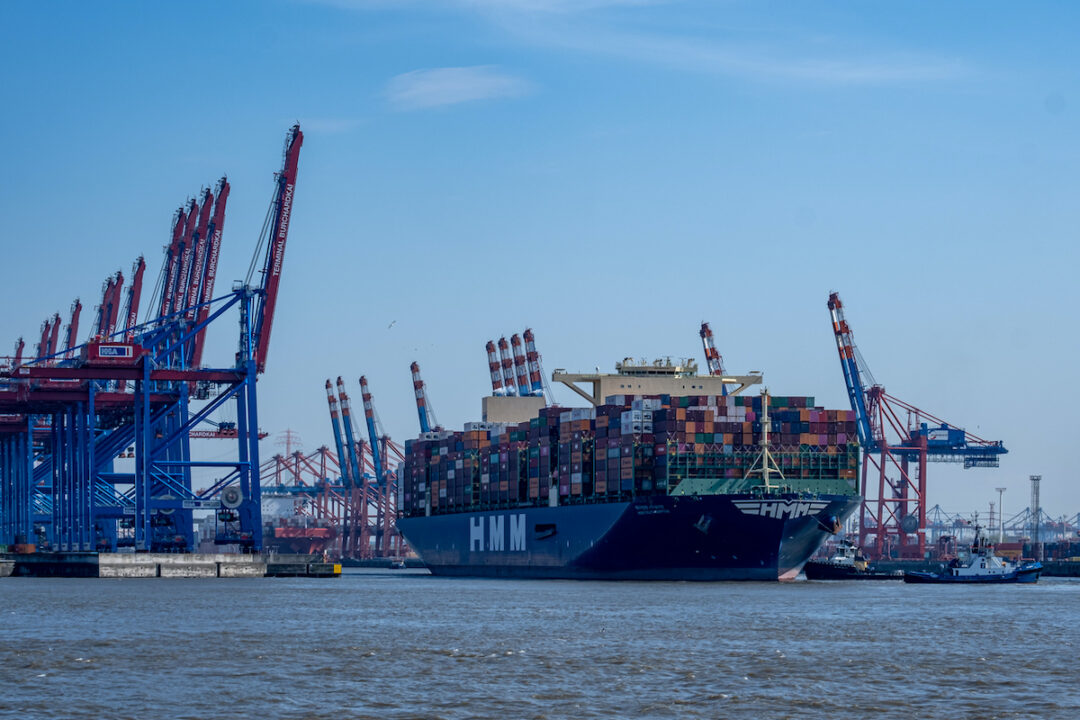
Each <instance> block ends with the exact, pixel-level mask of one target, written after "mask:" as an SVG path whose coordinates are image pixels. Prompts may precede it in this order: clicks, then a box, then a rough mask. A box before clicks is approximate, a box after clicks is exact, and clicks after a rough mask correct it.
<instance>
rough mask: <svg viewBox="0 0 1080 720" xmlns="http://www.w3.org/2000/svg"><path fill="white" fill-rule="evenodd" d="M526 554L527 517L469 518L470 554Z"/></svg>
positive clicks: (521, 515)
mask: <svg viewBox="0 0 1080 720" xmlns="http://www.w3.org/2000/svg"><path fill="white" fill-rule="evenodd" d="M506 550H508V551H510V552H525V515H524V513H521V514H518V515H486V516H481V517H471V518H469V552H488V551H495V552H503V551H506Z"/></svg>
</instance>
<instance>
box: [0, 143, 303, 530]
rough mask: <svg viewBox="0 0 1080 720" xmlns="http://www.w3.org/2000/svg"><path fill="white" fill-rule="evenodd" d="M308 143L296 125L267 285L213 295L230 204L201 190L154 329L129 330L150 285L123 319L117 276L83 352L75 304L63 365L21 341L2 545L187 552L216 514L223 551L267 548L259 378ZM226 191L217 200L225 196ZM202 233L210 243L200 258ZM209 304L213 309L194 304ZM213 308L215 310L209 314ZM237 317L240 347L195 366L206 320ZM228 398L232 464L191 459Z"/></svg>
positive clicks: (2, 440)
mask: <svg viewBox="0 0 1080 720" xmlns="http://www.w3.org/2000/svg"><path fill="white" fill-rule="evenodd" d="M301 139H302V135H301V133H300V130H299V127H298V126H294V127H292V128H291V129H290V131H289V134H288V137H287V139H286V157H285V161H284V165H283V168H282V171H281V172H279V173H277V174H276V176H275V193H274V198H273V203H272V206H271V212H270V213H269V214H268V216H269V217H271V218H272V220H273V224H272V228H273V230H272V237H271V238H270V242H269V243H265V235H264V238H263V241H260V243H259V248H258V249H257V250H256V253H255V259H254V260H253V262H252V267H258V261H259V259H260V257H262V258H263V263H262V267H263V268H264V272H263V275H262V278H261V281H262V282H261V283H258V284H251V283H248V284H243V285H238V286H237V287H235V288H234V289H233V290H232V291H231V292H230V293H228V294H226V295H224V296H223V297H221V298H213V297H212V284H211V283H210V282H208V279H209V278H212V277H213V274H214V273H215V272H216V258H215V256H214V252H215V251H214V238H220V228H221V225H222V223H223V220H224V216H223V214H222V213H223V210H224V204H223V203H222V202H220V200H219V202H218V203H216V204H213V205H211V203H210V196H211V193H209V192H208V191H203V192H202V193H201V194H200V199H201V202H202V207H201V208H200V207H199V203H197V202H195V201H190V202H188V203H186V204H185V205H184V206H182V208H181V211H180V212H178V213H177V214H176V216H175V217H174V221H173V226H172V228H171V243H170V244H169V246H168V249H167V252H166V258H165V265H164V267H163V269H162V275H161V279H160V280H159V283H160V295H159V294H158V293H157V292H156V291H155V293H154V307H153V311H156V315H155V314H154V312H153V311H152V312H151V315H152V316H153V317H152V319H151V320H150V322H145V323H143V324H141V325H137V326H134V327H133V326H132V324H133V322H134V321H135V320H137V312H138V303H137V297H138V292H136V291H137V290H141V288H135V287H132V288H130V289H129V295H128V298H129V301H128V307H127V310H126V312H125V313H124V315H123V316H121V315H120V312H121V304H122V303H121V299H122V296H123V289H124V285H123V275H122V273H120V272H117V273H116V274H115V275H114V276H110V277H109V278H108V280H107V281H106V283H105V286H104V288H103V293H102V303H101V305H100V306H99V307H98V308H97V314H96V318H95V319H94V321H93V322H91V323H89V325H90V326H91V327H90V336H91V341H90V342H89V343H87V344H85V345H83V346H79V347H76V346H75V345H74V343H75V337H76V335H77V332H78V317H79V311H80V310H81V305H80V304H79V303H78V301H76V303H75V305H74V306H73V307H72V322H71V323H70V324H69V328H68V340H67V342H66V343H65V345H66V347H65V350H66V351H68V352H66V353H65V354H66V357H65V358H64V359H62V360H59V361H56V362H29V363H27V364H26V365H25V366H22V357H21V355H22V347H21V345H22V343H21V342H20V345H19V346H18V347H17V352H16V355H17V356H18V357H17V361H16V363H15V364H14V365H12V366H11V367H12V368H13V369H12V370H7V369H4V370H0V378H2V380H3V382H0V385H2V386H3V387H2V388H0V416H2V417H3V418H8V419H13V420H11V421H10V422H7V423H6V424H7V425H8V426H9V427H6V428H5V429H6V430H9V432H8V433H7V434H3V435H0V455H3V456H4V457H5V458H8V459H9V460H10V462H5V463H0V465H2V467H0V487H12V488H16V491H15V492H12V493H8V494H0V543H2V544H5V545H10V544H19V543H26V542H28V541H27V538H28V537H30V536H31V535H32V534H34V532H35V530H34V529H35V528H37V527H43V528H45V533H46V535H47V538H46V542H47V543H48V545H49V546H50V547H51V548H52V549H55V550H60V551H69V550H73V551H89V550H101V549H102V548H104V549H116V548H118V547H124V546H127V547H132V548H134V549H136V550H151V551H152V550H181V549H187V550H191V549H193V545H194V533H193V527H192V513H193V512H194V511H197V510H200V509H201V510H213V511H215V516H216V520H217V532H216V537H215V542H217V543H219V544H224V545H233V544H236V545H240V546H242V547H244V548H245V549H247V550H251V551H258V550H259V549H260V548H261V544H262V519H261V512H260V504H261V503H260V495H259V483H258V478H257V477H256V473H257V470H258V468H259V467H260V465H259V450H258V448H259V444H258V437H259V436H261V435H262V433H259V432H258V431H257V430H256V428H257V409H256V407H257V403H256V378H257V375H258V374H259V373H260V372H261V371H262V370H263V369H264V368H265V359H266V352H267V347H268V343H269V328H270V325H271V323H272V313H273V308H274V304H275V300H276V293H277V289H278V286H279V283H280V273H281V271H282V258H283V252H284V244H285V240H286V238H287V233H288V216H289V215H290V214H291V209H292V202H293V194H294V183H295V176H296V167H297V152H298V150H299V147H300V143H301ZM221 189H222V186H221V185H219V196H223V195H226V194H227V190H226V191H225V192H221ZM211 208H213V209H214V212H213V213H211ZM219 211H220V212H219ZM211 218H213V220H214V222H212V220H211ZM215 222H216V227H215V224H214V223H215ZM268 225H269V223H268ZM200 238H204V239H205V240H206V242H205V244H204V245H205V246H204V247H203V249H202V250H201V251H200ZM264 248H265V249H266V252H265V257H263V255H262V250H263V249H264ZM200 256H201V258H202V262H200V259H199V258H200ZM140 264H141V263H140ZM136 267H137V268H138V264H137V266H136ZM138 274H139V273H138V269H136V272H135V273H134V277H133V286H134V285H135V284H136V283H137V281H138V279H139V278H138V277H137V276H138ZM249 277H250V275H249ZM203 299H206V300H207V303H202V302H199V303H197V304H198V305H199V307H198V308H195V307H193V306H192V303H193V301H194V300H200V301H201V300H203ZM209 301H212V302H213V303H214V307H213V309H212V310H210V311H208V312H207V311H206V309H205V307H204V305H206V304H208V303H209ZM230 308H235V309H236V310H237V311H238V312H239V316H240V323H239V331H240V332H239V351H238V352H236V353H235V354H234V353H230V354H229V356H228V357H230V359H229V360H228V361H227V363H226V364H223V366H218V367H214V368H207V369H203V368H201V367H193V366H192V363H191V359H192V354H191V350H190V349H191V348H193V347H195V345H196V342H195V341H196V340H197V339H198V338H199V336H200V335H201V334H202V333H203V332H204V330H205V327H203V325H204V323H203V322H200V320H199V319H198V318H199V313H204V314H203V317H204V318H205V324H209V323H211V322H214V321H215V320H216V319H218V318H220V317H223V314H224V313H225V312H226V311H227V310H228V309H230ZM133 314H134V315H135V316H136V317H134V318H133ZM118 324H119V325H120V329H121V330H122V332H121V333H118V332H116V330H117V326H118ZM49 325H50V334H49V335H48V339H47V340H43V341H42V343H41V344H43V345H45V347H44V348H43V349H44V350H45V351H47V350H48V347H49V345H51V344H52V343H53V337H54V335H55V331H56V328H57V326H58V320H57V319H54V320H52V321H50V323H49ZM233 327H235V325H234V326H233ZM256 329H257V331H256ZM121 334H122V335H123V337H113V336H117V335H121ZM253 338H254V339H255V341H254V342H253ZM256 352H258V353H259V355H258V357H256V355H255V353H256ZM15 368H17V371H16V370H15ZM118 386H119V387H120V388H121V390H119V391H118V390H117V387H118ZM199 386H207V387H208V388H212V389H213V391H214V395H213V397H212V399H210V402H208V403H206V404H205V405H204V406H202V407H199V408H197V409H195V408H192V407H190V406H189V404H188V396H189V393H190V389H191V388H192V387H199ZM208 399H209V398H208ZM229 401H234V402H235V404H236V424H235V430H234V431H232V432H231V433H229V434H230V435H231V436H232V437H233V438H236V440H237V451H236V455H235V459H228V458H223V457H221V456H218V457H217V458H215V459H214V460H213V461H207V462H199V461H194V460H193V459H192V457H191V451H190V440H191V439H192V438H193V437H199V433H200V432H202V431H200V430H198V429H196V428H197V427H198V426H199V425H200V424H201V423H207V422H208V423H210V424H214V423H213V422H212V421H210V420H209V417H210V415H211V413H213V412H215V411H216V410H217V409H218V408H221V407H223V406H224V405H225V403H227V402H229ZM40 428H44V429H45V433H44V436H41V434H39V432H38V430H39V429H40ZM223 429H225V428H223V427H222V426H220V425H219V426H218V427H217V431H218V432H220V431H222V430H223ZM215 436H218V435H217V434H215ZM122 457H132V458H133V460H134V463H133V471H132V472H120V471H118V470H117V469H116V468H114V465H113V460H114V459H115V458H122ZM207 468H214V470H213V472H214V475H215V476H216V477H215V479H214V481H213V483H212V484H211V486H210V487H209V488H206V489H201V490H198V491H196V490H193V486H192V483H191V480H192V477H191V476H192V471H193V469H199V471H201V472H206V471H207V470H206V469H207ZM31 542H32V541H31Z"/></svg>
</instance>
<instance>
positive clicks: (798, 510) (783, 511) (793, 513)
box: [735, 500, 829, 520]
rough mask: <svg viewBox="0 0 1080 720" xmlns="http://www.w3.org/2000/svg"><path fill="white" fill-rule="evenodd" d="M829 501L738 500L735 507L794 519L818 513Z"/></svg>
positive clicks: (754, 512)
mask: <svg viewBox="0 0 1080 720" xmlns="http://www.w3.org/2000/svg"><path fill="white" fill-rule="evenodd" d="M828 504H829V503H827V502H824V501H820V500H813V501H809V502H803V501H800V500H775V501H774V500H736V501H735V507H737V508H739V510H741V511H742V512H743V513H745V514H747V515H759V516H761V517H770V518H775V519H777V520H784V519H794V518H800V517H804V516H806V515H817V514H818V513H819V512H821V511H822V510H824V509H825V508H826V507H827V506H828Z"/></svg>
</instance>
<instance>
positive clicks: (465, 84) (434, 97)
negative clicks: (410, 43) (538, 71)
mask: <svg viewBox="0 0 1080 720" xmlns="http://www.w3.org/2000/svg"><path fill="white" fill-rule="evenodd" d="M531 89H532V85H531V83H529V82H528V81H527V80H525V79H523V78H520V77H517V76H515V75H510V74H508V73H505V72H502V71H500V70H499V69H498V68H497V67H495V66H494V65H475V66H472V67H444V68H430V69H427V70H413V71H412V72H407V73H404V74H402V75H397V76H395V77H393V78H391V79H390V82H388V83H387V86H386V97H387V99H388V100H389V101H390V104H391V105H392V106H393V107H395V108H397V109H398V110H420V109H423V108H433V107H440V106H444V105H457V104H458V103H463V102H470V101H473V100H489V99H492V98H505V97H519V96H521V95H525V94H527V93H528V92H530V90H531Z"/></svg>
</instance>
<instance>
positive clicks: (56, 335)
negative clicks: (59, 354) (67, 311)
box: [45, 313, 60, 357]
mask: <svg viewBox="0 0 1080 720" xmlns="http://www.w3.org/2000/svg"><path fill="white" fill-rule="evenodd" d="M59 340H60V313H56V314H55V315H53V319H52V328H51V330H50V331H49V347H48V349H47V351H46V353H45V354H46V355H48V356H50V357H51V356H53V355H55V354H56V343H57V342H58V341H59Z"/></svg>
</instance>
